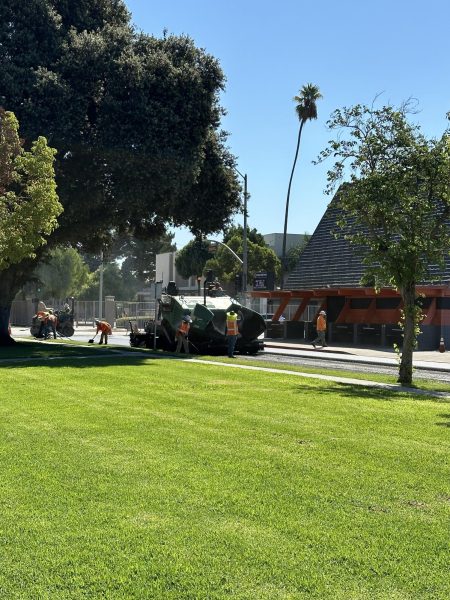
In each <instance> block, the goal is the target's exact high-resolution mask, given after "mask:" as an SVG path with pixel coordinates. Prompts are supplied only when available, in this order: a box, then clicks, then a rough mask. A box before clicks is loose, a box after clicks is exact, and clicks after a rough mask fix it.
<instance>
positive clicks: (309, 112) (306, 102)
mask: <svg viewBox="0 0 450 600" xmlns="http://www.w3.org/2000/svg"><path fill="white" fill-rule="evenodd" d="M320 98H322V94H321V93H320V91H319V88H318V86H317V85H313V84H312V83H308V84H306V85H304V86H303V87H302V89H301V90H300V93H299V95H298V96H294V102H296V103H297V105H296V107H295V110H296V112H297V116H298V118H299V121H300V128H299V130H298V139H297V148H296V150H295V158H294V164H293V165H292V171H291V176H290V178H289V186H288V191H287V198H286V212H285V216H284V231H283V252H282V259H281V260H282V269H283V274H282V277H281V287H282V288H283V279H284V274H285V272H286V271H287V261H286V236H287V224H288V214H289V197H290V195H291V185H292V178H293V176H294V171H295V165H296V164H297V158H298V152H299V149H300V140H301V137H302V131H303V125H304V124H305V123H306V121H310V120H312V119H317V106H316V102H317V100H320Z"/></svg>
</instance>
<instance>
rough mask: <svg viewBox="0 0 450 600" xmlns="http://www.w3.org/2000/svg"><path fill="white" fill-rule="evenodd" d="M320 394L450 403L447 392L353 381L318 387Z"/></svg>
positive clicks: (385, 400)
mask: <svg viewBox="0 0 450 600" xmlns="http://www.w3.org/2000/svg"><path fill="white" fill-rule="evenodd" d="M296 389H297V390H298V391H304V390H303V389H302V388H301V387H298V388H297V387H296ZM317 391H318V393H320V394H332V395H334V396H336V394H339V396H341V397H345V398H352V399H356V398H357V399H361V400H366V399H368V400H379V401H382V402H398V401H400V400H404V399H405V395H406V396H408V399H412V400H416V401H421V400H422V401H424V400H425V401H428V402H429V401H431V402H439V403H442V404H450V398H449V397H448V394H447V392H432V391H431V390H430V391H427V390H417V388H405V387H402V388H400V387H399V388H397V389H388V388H381V387H380V388H377V387H366V386H364V385H356V384H351V383H341V382H338V381H337V382H336V383H335V384H334V386H333V387H328V386H323V387H319V388H317ZM433 393H435V394H441V395H439V396H433V395H432V394H433Z"/></svg>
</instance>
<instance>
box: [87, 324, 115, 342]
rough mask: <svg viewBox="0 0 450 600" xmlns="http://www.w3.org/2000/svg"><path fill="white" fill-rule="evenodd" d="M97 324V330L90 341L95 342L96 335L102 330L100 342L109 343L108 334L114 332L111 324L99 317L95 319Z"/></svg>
mask: <svg viewBox="0 0 450 600" xmlns="http://www.w3.org/2000/svg"><path fill="white" fill-rule="evenodd" d="M95 324H96V325H97V331H96V332H95V335H94V337H93V338H92V340H89V343H90V344H93V343H94V339H95V337H96V336H97V334H98V332H100V341H99V344H103V343H105V345H106V344H107V343H108V335H111V334H112V328H111V325H110V324H109V323H108V321H100V320H99V319H95Z"/></svg>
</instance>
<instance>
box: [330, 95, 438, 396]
mask: <svg viewBox="0 0 450 600" xmlns="http://www.w3.org/2000/svg"><path fill="white" fill-rule="evenodd" d="M407 108H408V107H407V105H405V106H402V107H400V108H398V109H396V108H394V107H391V106H384V107H382V108H379V109H376V108H374V107H367V106H362V105H357V106H354V107H350V108H344V109H342V110H336V111H335V112H334V113H333V115H332V116H331V119H330V121H329V127H330V128H331V129H332V130H336V131H337V135H336V138H335V139H334V140H332V141H331V142H330V144H329V146H328V148H327V149H326V150H325V151H324V152H323V153H322V159H324V158H327V157H329V156H333V157H334V158H335V160H336V162H335V164H334V167H333V168H332V169H331V170H330V171H329V173H328V178H329V182H330V185H329V188H328V191H330V192H331V191H332V190H333V187H334V186H335V185H336V184H338V183H342V182H343V181H344V182H346V183H345V184H344V185H341V187H340V191H339V194H338V195H337V201H338V202H339V206H340V208H341V211H342V219H341V221H340V223H339V225H340V227H341V234H342V235H344V236H345V237H346V238H347V239H349V240H350V242H351V243H352V244H354V245H355V247H356V248H359V249H360V251H362V252H363V254H364V256H365V258H364V262H365V264H366V265H367V272H366V276H365V280H366V281H367V282H369V281H370V282H371V283H374V284H375V286H376V287H381V286H383V285H388V286H392V287H394V288H396V289H397V290H398V291H399V293H400V295H401V297H402V300H403V348H402V352H401V361H400V367H399V377H398V381H399V382H400V383H402V384H406V385H409V384H411V382H412V372H413V369H412V359H413V350H414V348H415V345H416V338H417V333H418V326H419V323H420V319H421V311H420V307H419V303H418V296H417V292H416V286H417V285H418V284H420V283H424V282H427V281H431V280H432V274H431V271H433V270H435V269H431V268H430V267H433V266H434V267H436V266H437V265H438V266H439V265H441V266H442V264H443V261H444V258H445V256H446V255H448V253H449V251H450V227H449V225H450V223H449V220H450V136H449V132H448V131H446V132H445V133H444V135H443V136H442V137H441V138H440V139H437V140H436V139H427V138H425V136H424V135H423V134H422V133H421V131H420V129H419V127H418V126H416V125H414V124H411V123H410V122H409V120H408V112H407Z"/></svg>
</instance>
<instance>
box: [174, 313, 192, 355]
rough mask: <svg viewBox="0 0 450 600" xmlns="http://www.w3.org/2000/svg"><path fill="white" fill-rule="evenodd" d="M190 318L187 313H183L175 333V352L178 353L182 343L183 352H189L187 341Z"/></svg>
mask: <svg viewBox="0 0 450 600" xmlns="http://www.w3.org/2000/svg"><path fill="white" fill-rule="evenodd" d="M191 323H192V319H191V317H190V316H189V315H184V317H183V319H182V320H181V323H180V326H179V327H178V329H177V332H176V334H175V341H176V342H177V349H176V350H175V352H176V353H177V354H178V353H179V352H180V351H181V345H183V348H184V352H185V354H189V342H188V335H189V330H190V328H191Z"/></svg>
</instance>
